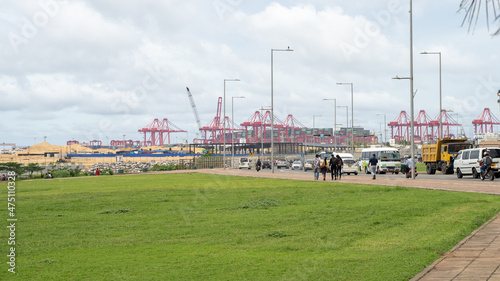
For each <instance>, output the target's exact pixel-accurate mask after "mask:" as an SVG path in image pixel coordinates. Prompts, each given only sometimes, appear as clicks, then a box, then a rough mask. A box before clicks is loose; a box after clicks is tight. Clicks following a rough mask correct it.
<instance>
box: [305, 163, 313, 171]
mask: <svg viewBox="0 0 500 281" xmlns="http://www.w3.org/2000/svg"><path fill="white" fill-rule="evenodd" d="M313 165H314V160H307V161H306V163H304V172H307V171H308V170H312V169H313Z"/></svg>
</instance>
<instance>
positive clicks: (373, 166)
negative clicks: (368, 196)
mask: <svg viewBox="0 0 500 281" xmlns="http://www.w3.org/2000/svg"><path fill="white" fill-rule="evenodd" d="M368 162H369V164H370V172H371V173H372V176H373V179H375V171H376V169H377V163H378V160H377V157H376V156H375V154H373V156H372V158H370V160H369V161H368Z"/></svg>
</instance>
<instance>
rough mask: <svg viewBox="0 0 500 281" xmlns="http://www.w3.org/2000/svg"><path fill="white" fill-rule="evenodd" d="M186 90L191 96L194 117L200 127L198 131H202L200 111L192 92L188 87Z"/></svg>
mask: <svg viewBox="0 0 500 281" xmlns="http://www.w3.org/2000/svg"><path fill="white" fill-rule="evenodd" d="M186 90H187V93H188V96H189V101H190V102H191V108H192V109H193V113H194V117H195V118H196V124H197V125H198V129H201V122H200V116H198V110H197V109H196V104H195V103H194V99H193V95H191V91H189V88H188V87H186Z"/></svg>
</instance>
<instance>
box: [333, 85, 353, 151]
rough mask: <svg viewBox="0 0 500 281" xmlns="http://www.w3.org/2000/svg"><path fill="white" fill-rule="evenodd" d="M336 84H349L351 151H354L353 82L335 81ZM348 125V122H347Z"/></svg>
mask: <svg viewBox="0 0 500 281" xmlns="http://www.w3.org/2000/svg"><path fill="white" fill-rule="evenodd" d="M337 85H349V86H351V121H352V122H351V152H352V153H354V105H353V104H354V101H353V100H354V94H353V93H354V89H353V88H354V86H353V83H337ZM347 126H349V122H348V123H347Z"/></svg>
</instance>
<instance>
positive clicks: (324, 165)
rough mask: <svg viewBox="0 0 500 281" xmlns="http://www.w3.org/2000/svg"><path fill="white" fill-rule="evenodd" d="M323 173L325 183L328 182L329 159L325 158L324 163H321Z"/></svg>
mask: <svg viewBox="0 0 500 281" xmlns="http://www.w3.org/2000/svg"><path fill="white" fill-rule="evenodd" d="M319 168H320V170H321V173H322V174H323V181H326V172H327V171H328V158H326V157H325V159H323V161H321V166H319Z"/></svg>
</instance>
